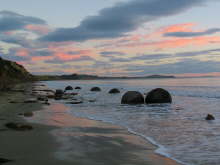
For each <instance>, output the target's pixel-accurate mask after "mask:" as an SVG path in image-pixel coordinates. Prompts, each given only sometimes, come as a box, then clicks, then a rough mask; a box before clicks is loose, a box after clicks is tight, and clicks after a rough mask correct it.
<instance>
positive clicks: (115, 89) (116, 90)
mask: <svg viewBox="0 0 220 165" xmlns="http://www.w3.org/2000/svg"><path fill="white" fill-rule="evenodd" d="M108 93H110V94H115V93H120V91H119V90H118V89H117V88H113V89H111V90H110V91H109V92H108Z"/></svg>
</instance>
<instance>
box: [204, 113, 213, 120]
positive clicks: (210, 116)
mask: <svg viewBox="0 0 220 165" xmlns="http://www.w3.org/2000/svg"><path fill="white" fill-rule="evenodd" d="M205 119H206V120H215V117H214V116H213V115H211V114H208V115H207V116H206V118H205Z"/></svg>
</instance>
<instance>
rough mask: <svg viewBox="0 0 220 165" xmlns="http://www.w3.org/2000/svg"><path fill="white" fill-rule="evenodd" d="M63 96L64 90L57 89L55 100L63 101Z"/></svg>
mask: <svg viewBox="0 0 220 165" xmlns="http://www.w3.org/2000/svg"><path fill="white" fill-rule="evenodd" d="M63 94H64V92H63V90H62V89H57V90H56V92H55V99H56V100H59V99H61V98H62V96H63Z"/></svg>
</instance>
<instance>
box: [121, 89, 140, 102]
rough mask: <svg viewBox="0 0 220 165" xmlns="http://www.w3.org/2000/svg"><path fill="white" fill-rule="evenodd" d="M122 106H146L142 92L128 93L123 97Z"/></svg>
mask: <svg viewBox="0 0 220 165" xmlns="http://www.w3.org/2000/svg"><path fill="white" fill-rule="evenodd" d="M121 104H144V97H143V95H142V94H141V93H140V92H137V91H128V92H126V93H125V94H124V95H123V96H122V99H121Z"/></svg>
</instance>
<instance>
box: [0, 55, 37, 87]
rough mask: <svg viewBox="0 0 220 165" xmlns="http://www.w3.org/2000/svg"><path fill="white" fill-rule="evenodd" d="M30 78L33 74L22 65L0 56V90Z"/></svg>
mask: <svg viewBox="0 0 220 165" xmlns="http://www.w3.org/2000/svg"><path fill="white" fill-rule="evenodd" d="M32 79H33V76H32V75H31V74H30V73H29V72H28V71H27V70H26V69H25V68H24V67H23V66H22V65H19V64H17V63H16V62H12V61H8V60H4V59H3V58H1V57H0V90H2V89H7V88H9V87H10V86H11V85H13V84H15V83H17V82H23V81H29V80H32Z"/></svg>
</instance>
